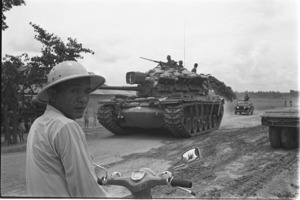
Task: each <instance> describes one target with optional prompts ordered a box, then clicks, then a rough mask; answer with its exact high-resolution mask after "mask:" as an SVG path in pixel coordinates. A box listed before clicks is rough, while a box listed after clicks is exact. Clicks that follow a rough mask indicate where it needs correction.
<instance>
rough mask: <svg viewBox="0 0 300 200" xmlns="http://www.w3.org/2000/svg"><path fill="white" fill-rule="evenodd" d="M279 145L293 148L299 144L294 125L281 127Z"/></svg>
mask: <svg viewBox="0 0 300 200" xmlns="http://www.w3.org/2000/svg"><path fill="white" fill-rule="evenodd" d="M280 138H281V146H282V147H283V148H285V149H294V148H297V147H298V146H299V142H298V134H297V128H296V127H281V133H280Z"/></svg>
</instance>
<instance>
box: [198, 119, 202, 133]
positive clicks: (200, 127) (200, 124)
mask: <svg viewBox="0 0 300 200" xmlns="http://www.w3.org/2000/svg"><path fill="white" fill-rule="evenodd" d="M198 127H199V131H202V130H203V120H202V117H199V118H198Z"/></svg>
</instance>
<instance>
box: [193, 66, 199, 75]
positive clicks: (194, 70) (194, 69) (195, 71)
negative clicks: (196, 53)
mask: <svg viewBox="0 0 300 200" xmlns="http://www.w3.org/2000/svg"><path fill="white" fill-rule="evenodd" d="M197 67H198V63H195V64H194V68H193V69H192V72H194V73H195V74H196V73H197Z"/></svg>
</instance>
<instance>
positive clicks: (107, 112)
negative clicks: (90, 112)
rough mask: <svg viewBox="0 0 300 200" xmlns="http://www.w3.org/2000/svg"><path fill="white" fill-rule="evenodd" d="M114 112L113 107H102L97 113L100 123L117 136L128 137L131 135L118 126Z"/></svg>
mask: <svg viewBox="0 0 300 200" xmlns="http://www.w3.org/2000/svg"><path fill="white" fill-rule="evenodd" d="M113 112H114V107H113V106H105V105H104V106H100V108H99V109H98V113H97V115H98V121H99V123H100V124H101V125H102V126H103V127H104V128H106V129H107V130H109V131H110V132H112V133H113V134H115V135H126V134H128V133H130V132H129V131H128V132H127V131H126V130H125V129H123V128H122V127H120V126H119V125H118V123H117V120H116V116H115V115H114V113H113Z"/></svg>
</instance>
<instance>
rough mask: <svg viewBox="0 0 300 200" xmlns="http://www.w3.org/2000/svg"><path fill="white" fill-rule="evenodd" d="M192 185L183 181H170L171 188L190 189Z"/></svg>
mask: <svg viewBox="0 0 300 200" xmlns="http://www.w3.org/2000/svg"><path fill="white" fill-rule="evenodd" d="M192 185H193V183H192V182H191V181H188V180H184V179H172V181H171V186H173V187H186V188H191V187H192Z"/></svg>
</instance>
